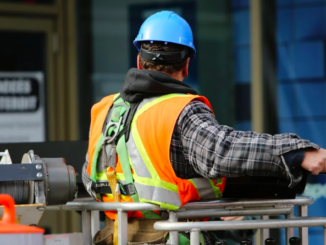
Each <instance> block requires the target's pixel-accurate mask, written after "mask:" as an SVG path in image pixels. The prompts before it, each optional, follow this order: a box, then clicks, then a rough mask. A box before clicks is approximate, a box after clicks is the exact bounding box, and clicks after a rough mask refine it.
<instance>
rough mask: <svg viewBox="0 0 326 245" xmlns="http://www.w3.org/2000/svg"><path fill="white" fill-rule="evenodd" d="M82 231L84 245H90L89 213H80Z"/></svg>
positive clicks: (91, 242)
mask: <svg viewBox="0 0 326 245" xmlns="http://www.w3.org/2000/svg"><path fill="white" fill-rule="evenodd" d="M82 231H83V235H84V245H92V244H93V241H92V235H91V211H88V210H84V211H82Z"/></svg>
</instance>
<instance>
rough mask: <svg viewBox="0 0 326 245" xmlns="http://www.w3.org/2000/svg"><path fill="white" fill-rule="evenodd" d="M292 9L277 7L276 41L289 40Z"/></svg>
mask: <svg viewBox="0 0 326 245" xmlns="http://www.w3.org/2000/svg"><path fill="white" fill-rule="evenodd" d="M292 20H293V10H292V9H291V8H284V9H279V10H278V11H277V13H276V26H277V27H276V30H277V41H278V42H290V41H291V39H292V37H293V21H292Z"/></svg>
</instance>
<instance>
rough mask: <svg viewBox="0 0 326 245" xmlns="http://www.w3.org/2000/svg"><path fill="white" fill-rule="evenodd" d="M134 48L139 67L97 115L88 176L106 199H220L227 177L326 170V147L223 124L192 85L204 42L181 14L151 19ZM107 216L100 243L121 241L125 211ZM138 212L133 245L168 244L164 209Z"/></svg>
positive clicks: (295, 176)
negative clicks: (119, 219) (118, 229)
mask: <svg viewBox="0 0 326 245" xmlns="http://www.w3.org/2000/svg"><path fill="white" fill-rule="evenodd" d="M134 45H135V47H136V48H137V50H138V51H139V54H138V56H137V57H135V58H137V68H131V69H130V70H129V71H128V73H127V75H126V78H125V84H124V85H123V87H122V89H121V91H120V93H119V94H115V95H109V96H107V97H105V98H103V99H102V100H101V101H100V102H99V103H97V104H96V105H94V106H93V108H92V112H91V126H90V138H89V148H88V156H87V161H86V163H85V165H84V167H83V181H84V184H85V187H86V189H87V190H88V192H89V193H90V194H91V195H92V196H93V197H94V198H96V200H98V201H103V202H113V201H121V202H125V201H127V202H147V203H154V204H157V205H159V206H160V207H162V208H166V209H177V208H179V207H181V206H182V205H185V204H186V203H188V202H189V201H197V200H204V199H212V198H216V199H217V198H220V197H221V196H222V192H223V188H224V185H225V178H224V177H236V176H244V175H251V176H276V177H278V178H284V179H287V180H288V182H289V187H294V186H296V185H297V184H298V183H299V182H300V180H301V179H302V177H303V175H304V174H305V170H307V171H310V172H311V173H312V174H319V173H320V172H322V171H325V170H326V150H324V149H321V148H320V147H319V146H318V145H316V144H314V143H312V142H310V141H308V140H304V139H301V138H300V137H299V136H297V135H295V134H278V135H274V136H272V135H268V134H259V133H255V132H243V131H236V130H235V129H233V128H231V127H228V126H225V125H220V124H219V123H218V122H217V120H216V119H215V116H214V114H213V110H212V108H211V106H210V103H209V101H208V100H207V99H206V98H205V97H203V96H200V95H198V94H197V92H196V91H195V90H194V89H192V88H191V87H190V86H188V85H187V84H185V83H183V82H182V81H183V80H184V79H185V78H186V77H187V76H188V71H189V70H188V68H189V63H190V62H191V60H193V59H194V58H195V56H196V48H195V45H194V43H193V35H192V31H191V28H190V26H189V25H188V23H187V22H186V21H185V20H184V19H183V18H182V17H180V16H179V15H177V14H176V13H174V12H171V11H162V12H159V13H156V14H154V15H152V16H150V17H149V18H147V19H146V20H145V22H144V23H143V24H142V26H141V28H140V30H139V34H138V35H137V37H136V39H135V40H134ZM212 82H213V80H212ZM106 215H107V216H108V217H109V218H110V219H107V220H106V228H105V229H104V230H102V231H101V232H100V233H99V234H98V235H97V236H96V237H95V242H96V244H111V243H112V240H114V242H115V243H116V239H117V238H116V237H112V233H114V231H113V230H114V224H113V221H112V220H115V213H113V212H106ZM129 217H130V219H129V228H128V230H129V234H128V236H129V241H131V242H140V243H163V242H164V236H165V234H164V233H162V232H159V231H155V230H153V227H152V226H153V223H154V222H155V221H157V220H158V219H160V218H161V217H162V213H159V212H132V213H129ZM230 219H235V218H230ZM139 226H141V227H142V229H141V230H139V229H138V227H139ZM114 234H116V233H114Z"/></svg>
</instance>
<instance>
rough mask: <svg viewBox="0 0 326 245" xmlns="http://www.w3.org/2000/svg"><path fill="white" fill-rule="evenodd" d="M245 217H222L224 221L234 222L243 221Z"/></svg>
mask: <svg viewBox="0 0 326 245" xmlns="http://www.w3.org/2000/svg"><path fill="white" fill-rule="evenodd" d="M243 218H244V217H243V216H229V217H221V220H224V221H234V220H243Z"/></svg>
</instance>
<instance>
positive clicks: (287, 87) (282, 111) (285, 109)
mask: <svg viewBox="0 0 326 245" xmlns="http://www.w3.org/2000/svg"><path fill="white" fill-rule="evenodd" d="M294 86H295V84H280V85H279V86H278V94H277V95H278V116H279V117H282V118H292V117H293V116H294V115H295V109H296V103H295V102H296V100H295V98H296V97H295V91H294Z"/></svg>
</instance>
